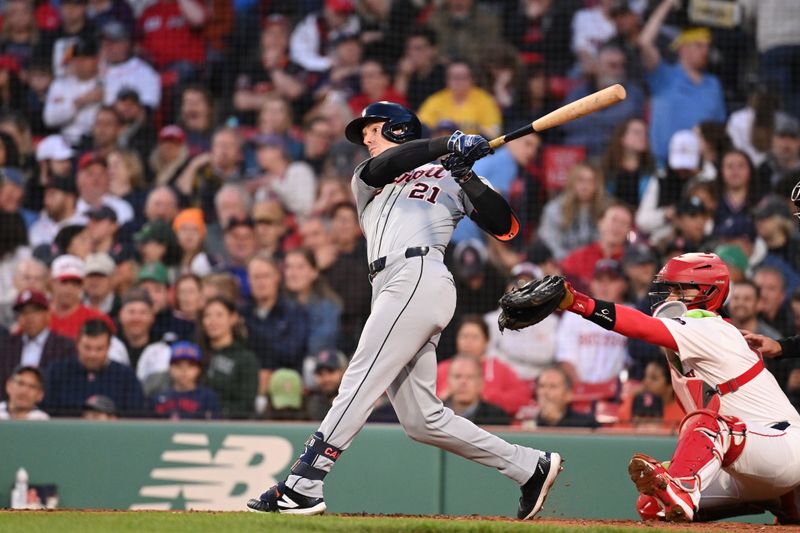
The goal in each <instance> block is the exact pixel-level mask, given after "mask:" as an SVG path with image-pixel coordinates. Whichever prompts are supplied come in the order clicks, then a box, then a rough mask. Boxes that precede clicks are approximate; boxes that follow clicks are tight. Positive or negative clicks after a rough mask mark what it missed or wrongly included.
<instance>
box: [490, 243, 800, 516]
mask: <svg viewBox="0 0 800 533" xmlns="http://www.w3.org/2000/svg"><path fill="white" fill-rule="evenodd" d="M730 286H731V281H730V275H729V273H728V268H727V266H726V265H725V263H724V262H722V260H721V259H720V258H719V257H718V256H716V255H714V254H704V253H692V254H684V255H680V256H677V257H674V258H672V259H670V260H669V261H668V262H667V264H666V265H664V267H663V268H662V269H661V271H660V272H659V273H658V274H657V275H656V278H655V280H654V284H653V290H652V292H651V293H650V295H651V299H652V300H653V306H654V312H653V316H652V317H651V316H648V315H646V314H644V313H642V312H640V311H637V310H635V309H632V308H630V307H626V306H623V305H620V304H615V303H612V302H605V301H602V300H597V299H594V298H592V297H590V296H587V295H585V294H582V293H580V292H578V291H576V290H575V289H574V288H572V286H571V285H570V284H569V282H567V281H565V280H564V279H563V278H560V277H554V278H553V277H551V278H544V279H542V280H535V281H532V282H530V283H529V284H528V285H526V286H524V287H522V288H520V289H517V290H515V291H513V292H511V293H509V294H507V295H506V296H504V297H503V298H502V299H501V301H500V303H501V306H502V307H503V312H502V313H501V316H500V319H499V320H500V325H501V327H507V328H514V329H518V328H521V327H526V326H528V325H531V324H535V323H536V322H538V321H539V320H541V319H542V318H543V317H545V316H547V314H548V313H551V312H552V311H553V310H555V309H556V308H559V309H563V310H566V311H569V312H572V313H577V314H579V315H581V316H582V317H584V318H585V319H586V320H590V321H592V322H594V323H595V324H598V325H599V326H601V327H603V328H606V329H609V330H613V331H616V332H617V333H619V334H621V335H625V336H626V337H630V338H635V339H641V340H644V341H647V342H650V343H653V344H657V345H659V346H661V347H663V348H664V350H665V352H666V355H667V360H668V361H669V365H670V372H671V374H672V385H673V387H674V389H675V395H676V397H677V398H678V401H679V402H680V405H681V407H682V408H683V410H684V411H685V412H686V416H685V418H684V419H683V421H682V422H681V426H680V433H679V436H678V444H677V448H676V449H675V452H674V454H673V456H672V459H671V461H669V463H668V466H665V465H664V464H663V463H662V462H661V461H658V460H656V459H654V458H652V457H650V456H647V455H644V454H641V453H637V454H635V455H634V456H633V458H632V459H631V461H630V464H629V465H628V473H629V474H630V477H631V480H632V481H633V482H634V483H635V484H636V488H637V490H638V491H639V493H640V497H639V500H638V502H637V511H638V512H639V514H640V516H641V517H642V518H643V519H645V520H647V519H650V520H656V519H662V520H667V521H676V522H678V521H680V522H690V521H694V520H704V519H709V518H718V517H723V516H730V515H733V514H741V513H743V512H744V513H748V512H752V510H753V509H754V508H755V509H762V510H763V509H768V510H770V511H772V512H773V513H775V515H776V517H777V519H778V521H779V522H780V523H800V513H798V508H799V507H798V503H799V501H798V500H799V498H798V494H800V490H798V487H800V415H798V413H797V411H796V410H795V409H794V407H793V406H792V404H791V403H790V402H789V400H788V398H787V397H786V395H785V394H784V393H783V391H782V390H781V388H780V386H779V385H778V383H777V381H776V380H775V378H774V377H773V376H772V374H770V373H769V372H768V371H766V370H765V369H764V363H763V360H762V359H761V355H760V353H758V352H757V351H755V350H752V349H750V348H749V347H748V345H747V342H746V341H745V339H744V337H743V336H742V335H741V334H740V333H739V331H738V330H737V329H736V328H735V327H734V326H733V325H731V324H729V323H728V322H726V321H725V320H724V319H723V318H722V317H720V316H719V314H718V311H719V309H720V308H721V307H722V306H723V305H724V303H725V301H726V299H727V297H728V295H729V293H730ZM765 501H766V502H767V503H765Z"/></svg>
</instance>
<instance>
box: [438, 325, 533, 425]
mask: <svg viewBox="0 0 800 533" xmlns="http://www.w3.org/2000/svg"><path fill="white" fill-rule="evenodd" d="M488 346H489V328H488V326H487V325H486V322H484V320H483V317H482V316H480V315H467V316H465V317H464V318H463V320H462V321H461V325H460V326H459V328H458V333H457V336H456V350H457V353H458V355H467V356H470V357H475V358H476V359H478V360H479V361H480V363H481V365H482V367H483V383H484V388H483V394H482V396H481V397H482V399H483V401H485V402H488V403H491V404H494V405H496V406H498V407H501V408H502V409H503V410H504V411H505V412H506V413H508V414H510V415H511V416H514V414H515V413H516V412H517V409H519V408H520V407H522V406H523V405H525V404H526V403H528V400H529V399H530V395H531V389H530V387H529V386H528V385H527V384H526V383H525V382H524V381H522V380H521V379H519V377H517V375H516V374H515V373H514V371H513V370H512V369H511V367H509V366H508V365H506V364H505V363H503V362H502V361H500V360H499V359H497V358H496V357H492V356H490V355H488V354H487V353H486V348H487V347H488ZM452 361H453V360H452V359H448V360H446V361H442V362H441V363H439V365H438V367H437V369H436V395H437V396H438V397H439V398H441V399H442V400H443V401H447V400H449V399H450V390H449V388H448V385H447V376H448V374H449V371H450V364H451V363H452Z"/></svg>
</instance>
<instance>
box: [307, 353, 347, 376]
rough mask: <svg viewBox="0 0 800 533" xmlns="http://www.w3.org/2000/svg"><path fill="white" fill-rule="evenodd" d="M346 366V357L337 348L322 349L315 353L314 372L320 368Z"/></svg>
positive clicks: (334, 368)
mask: <svg viewBox="0 0 800 533" xmlns="http://www.w3.org/2000/svg"><path fill="white" fill-rule="evenodd" d="M346 366H347V357H345V355H344V353H342V352H340V351H338V350H322V351H321V352H319V353H318V354H317V358H316V365H314V372H315V373H316V372H319V371H320V370H339V369H341V368H344V367H346Z"/></svg>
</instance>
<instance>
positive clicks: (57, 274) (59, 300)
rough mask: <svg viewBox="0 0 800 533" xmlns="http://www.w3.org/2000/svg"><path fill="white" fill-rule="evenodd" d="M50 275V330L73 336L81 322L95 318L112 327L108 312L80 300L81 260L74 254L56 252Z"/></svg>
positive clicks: (83, 275)
mask: <svg viewBox="0 0 800 533" xmlns="http://www.w3.org/2000/svg"><path fill="white" fill-rule="evenodd" d="M50 275H51V278H52V284H51V285H52V287H51V288H52V291H53V304H52V312H51V314H50V330H51V331H53V332H55V333H58V334H59V335H63V336H64V337H69V338H70V339H73V340H75V339H77V338H78V332H79V331H80V329H81V327H82V326H83V324H84V323H85V322H86V321H87V320H91V319H97V318H99V319H101V320H103V321H104V322H106V323H107V324H108V327H109V328H111V330H112V331H113V330H114V324H113V323H112V322H111V319H110V318H109V317H108V316H107V315H105V314H104V313H101V312H100V311H97V310H96V309H92V308H89V307H86V306H85V305H83V304H82V303H81V298H82V296H83V278H84V277H85V268H84V263H83V260H81V259H80V258H79V257H76V256H74V255H61V256H58V257H56V259H55V260H54V261H53V265H52V266H51V267H50Z"/></svg>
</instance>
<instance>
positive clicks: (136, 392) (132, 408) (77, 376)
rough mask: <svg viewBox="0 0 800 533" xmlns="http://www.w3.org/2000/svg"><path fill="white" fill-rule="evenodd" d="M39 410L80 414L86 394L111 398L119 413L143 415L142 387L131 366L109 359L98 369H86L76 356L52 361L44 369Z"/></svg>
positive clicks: (57, 413) (63, 413) (60, 413)
mask: <svg viewBox="0 0 800 533" xmlns="http://www.w3.org/2000/svg"><path fill="white" fill-rule="evenodd" d="M45 381H46V384H47V386H46V389H45V395H44V401H43V402H42V409H43V410H44V411H47V412H48V413H50V414H56V415H72V416H76V415H80V413H81V411H82V410H83V403H84V402H85V401H86V399H87V398H88V397H89V396H92V395H94V394H102V395H104V396H108V397H109V398H111V399H112V400H114V404H116V406H117V413H119V414H121V415H126V414H128V415H142V414H145V410H146V404H145V399H144V394H143V393H142V386H141V384H140V383H139V380H138V379H136V374H135V373H134V372H133V370H131V369H130V367H127V366H125V365H121V364H119V363H117V362H116V361H109V362H108V364H107V365H106V366H105V367H104V368H102V369H101V370H100V371H99V372H87V371H86V369H85V368H84V367H83V365H81V364H80V362H79V361H78V360H77V359H65V360H62V361H56V362H54V363H52V364H51V365H50V366H49V367H48V368H47V372H46V379H45Z"/></svg>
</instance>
